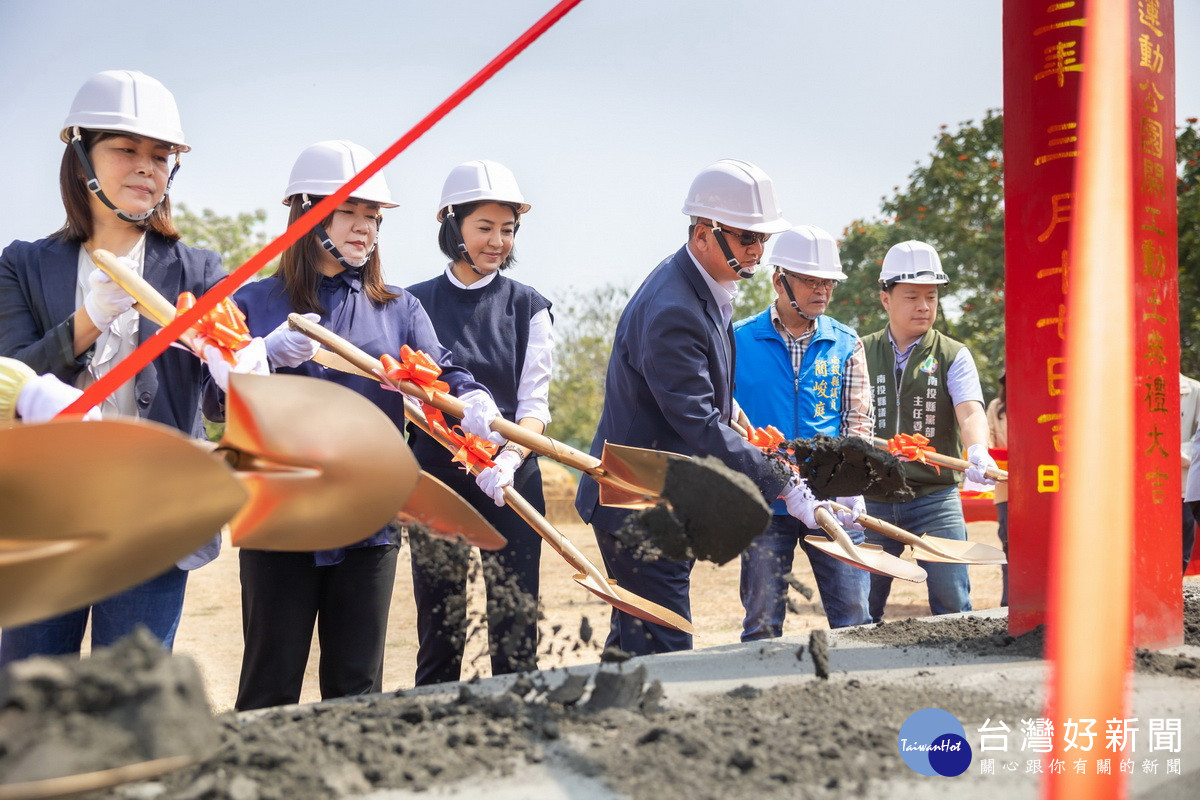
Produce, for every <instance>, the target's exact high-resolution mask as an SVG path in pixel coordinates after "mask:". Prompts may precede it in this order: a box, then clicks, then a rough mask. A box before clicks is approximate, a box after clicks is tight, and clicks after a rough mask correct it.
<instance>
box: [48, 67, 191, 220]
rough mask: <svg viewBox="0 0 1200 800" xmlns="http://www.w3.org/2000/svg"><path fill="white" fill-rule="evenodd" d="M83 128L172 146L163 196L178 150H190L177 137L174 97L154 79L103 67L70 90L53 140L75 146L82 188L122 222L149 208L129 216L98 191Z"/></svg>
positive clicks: (179, 133)
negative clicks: (68, 102)
mask: <svg viewBox="0 0 1200 800" xmlns="http://www.w3.org/2000/svg"><path fill="white" fill-rule="evenodd" d="M83 129H87V130H94V131H107V132H113V133H128V134H132V135H134V136H143V137H146V138H148V139H156V140H158V141H160V142H165V143H166V144H169V145H172V146H173V147H174V148H175V166H174V167H173V168H172V169H171V174H170V176H169V177H168V178H167V186H166V189H165V190H164V191H163V198H165V197H166V196H167V194H168V193H169V192H170V191H171V183H172V181H174V180H175V173H176V172H178V171H179V164H180V162H179V154H180V153H186V152H187V151H188V150H191V149H192V148H191V147H189V146H188V145H187V143H186V142H185V141H184V138H183V126H182V125H181V124H180V122H179V108H178V107H177V106H176V105H175V96H174V95H172V94H171V93H170V92H169V91H168V90H167V87H165V86H163V85H162V84H161V83H159V82H158V81H156V80H155V79H154V78H151V77H150V76H149V75H146V74H144V73H141V72H136V71H133V70H105V71H104V72H97V73H96V74H95V75H93V76H92V77H90V78H88V79H87V81H85V82H84V84H83V86H81V87H80V88H79V91H78V92H76V93H75V100H74V101H73V102H72V103H71V110H70V112H68V114H67V118H66V120H64V121H63V128H62V130H61V131H60V132H59V138H60V139H62V140H63V141H64V142H66V143H67V144H69V145H71V147H72V148H73V149H74V150H75V155H76V157H78V159H79V162H80V164H81V165H82V167H83V173H84V175H85V177H86V178H87V187H88V190H89V191H90V192H91V193H92V194H94V195H96V197H97V198H99V199H100V201H101V202H102V203H104V205H106V206H108V207H109V208H111V209H112V210H113V211H115V212H116V214H117V216H118V217H120V218H121V219H123V220H125V221H126V222H141V221H142V220H144V219H146V218H148V217H149V216H150V215H151V214H153V213H154V209H153V208H152V209H150V210H149V211H145V212H143V213H141V214H131V213H129V212H127V211H123V210H121V209H119V208H117V207H116V206H115V205H113V204H112V202H111V201H110V200H109V199H108V197H106V196H105V194H104V192H103V191H102V190H101V189H100V182H99V181H98V180H97V179H96V172H95V170H94V169H93V168H92V163H91V160H90V159H89V158H88V154H87V151H86V150H85V149H84V146H83V136H82V133H81V131H82V130H83ZM159 202H160V203H161V202H162V200H161V199H160V200H159ZM155 208H157V205H156V206H155Z"/></svg>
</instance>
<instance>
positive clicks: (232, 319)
mask: <svg viewBox="0 0 1200 800" xmlns="http://www.w3.org/2000/svg"><path fill="white" fill-rule="evenodd" d="M195 305H196V296H195V295H194V294H192V293H191V292H183V293H182V294H180V295H179V300H178V301H177V302H176V303H175V311H176V313H178V314H182V313H184V312H186V311H188V310H190V309H191V308H192V307H193V306H195ZM192 330H193V331H195V332H196V334H197V335H198V336H201V337H203V338H204V343H205V344H210V345H212V346H213V347H215V348H217V350H219V351H220V352H221V357H222V358H224V359H225V361H226V362H228V363H230V364H233V363H234V361H235V355H234V354H235V353H237V352H238V351H239V350H241V349H242V348H243V347H245V346H246V345H248V344H250V329H249V328H248V327H246V315H245V314H243V313H242V310H241V309H240V308H238V307H237V304H236V303H234V302H233V301H232V300H230V299H229V298H228V297H226V298H224V299H222V300H221V302H220V303H218V304H217V307H216V308H214V309H213V310H212V311H209V312H208V313H207V314H205V315H204V316H203V317H201V318H200V320H199V321H198V322H197V323H196V324H195V325H193V326H192ZM196 355H201V354H200V353H197V354H196Z"/></svg>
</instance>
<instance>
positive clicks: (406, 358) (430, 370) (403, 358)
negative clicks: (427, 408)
mask: <svg viewBox="0 0 1200 800" xmlns="http://www.w3.org/2000/svg"><path fill="white" fill-rule="evenodd" d="M379 364H380V366H381V367H383V374H384V375H387V376H388V377H389V378H390V379H392V380H394V381H411V382H412V383H415V384H417V385H418V386H421V387H423V388H425V389H427V390H428V391H430V392H435V393H436V392H449V391H450V384H448V383H446V382H445V381H439V380H438V376H439V375H441V374H442V368H441V367H439V366H438V363H437V362H436V361H434V360H433V359H432V358H430V356H429V354H428V353H426V352H424V351H422V350H413V349H412V348H411V347H409V346H408V345H406V344H405V345H401V346H400V360H399V361H397V360H396V359H395V358H393V357H392V356H389V355H387V354H386V353H385V354H384V355H382V356H380V357H379Z"/></svg>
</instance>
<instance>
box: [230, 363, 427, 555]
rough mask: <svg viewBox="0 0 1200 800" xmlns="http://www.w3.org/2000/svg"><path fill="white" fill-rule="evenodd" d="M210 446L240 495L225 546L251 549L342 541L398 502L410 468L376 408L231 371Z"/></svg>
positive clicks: (341, 390)
mask: <svg viewBox="0 0 1200 800" xmlns="http://www.w3.org/2000/svg"><path fill="white" fill-rule="evenodd" d="M229 383H230V391H229V395H228V397H227V399H226V409H227V416H226V426H225V435H224V436H223V437H222V438H221V444H220V447H219V451H223V452H224V455H225V456H226V458H227V459H228V460H229V461H230V462H231V463H232V464H233V466H234V468H235V469H237V470H238V477H239V478H241V480H242V482H243V485H244V486H246V488H247V490H248V491H249V493H250V502H249V503H248V504H247V505H246V506H245V507H244V508H243V509H242V511H241V512H239V513H238V515H237V516H236V517H234V519H233V521H232V523H230V528H231V532H232V541H233V544H235V545H237V546H238V547H250V548H254V549H258V550H287V551H311V550H326V549H330V548H335V547H345V546H347V545H350V544H354V543H355V542H359V541H362V540H363V539H365V538H366V537H368V536H370V535H371V534H372V533H375V532H376V531H378V530H379V529H380V528H382V527H383V526H384V525H386V524H387V523H388V522H389V521H390V520H391V519H392V518H393V517H394V516H395V514H396V509H397V508H399V507H403V506H404V504H405V503H407V502H408V499H409V497H410V496H411V495H412V493H413V490H414V489H415V488H416V486H417V482H418V481H419V480H420V467H418V465H417V460H416V459H415V458H414V457H413V455H412V452H411V451H410V450H409V449H408V444H407V443H406V442H405V441H404V436H403V435H402V434H401V432H400V429H399V428H397V427H396V425H395V423H393V422H392V420H391V419H389V418H388V416H387V415H386V414H384V413H383V412H382V411H380V410H379V407H378V406H376V405H375V404H374V403H372V402H371V401H370V400H368V399H367V398H365V397H363V396H362V395H360V394H358V393H357V392H355V391H352V390H350V389H347V388H346V387H344V386H340V385H338V384H336V383H333V382H331V381H323V380H319V379H317V378H308V377H304V376H301V375H232V376H230V382H229Z"/></svg>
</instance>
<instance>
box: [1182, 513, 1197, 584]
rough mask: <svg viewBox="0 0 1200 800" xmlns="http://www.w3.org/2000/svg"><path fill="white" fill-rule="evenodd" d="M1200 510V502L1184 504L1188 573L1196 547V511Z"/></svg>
mask: <svg viewBox="0 0 1200 800" xmlns="http://www.w3.org/2000/svg"><path fill="white" fill-rule="evenodd" d="M1198 509H1200V500H1193V501H1192V502H1190V503H1184V504H1183V571H1184V572H1187V568H1188V563H1189V562H1190V561H1191V560H1192V548H1193V547H1194V546H1195V545H1196V516H1195V515H1196V511H1197V510H1198Z"/></svg>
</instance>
